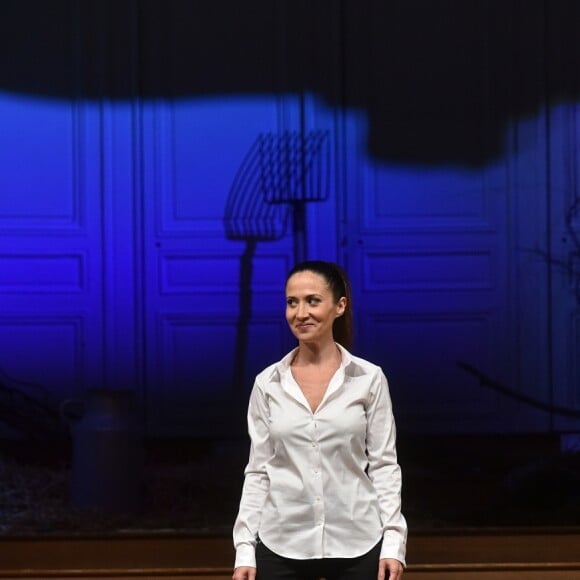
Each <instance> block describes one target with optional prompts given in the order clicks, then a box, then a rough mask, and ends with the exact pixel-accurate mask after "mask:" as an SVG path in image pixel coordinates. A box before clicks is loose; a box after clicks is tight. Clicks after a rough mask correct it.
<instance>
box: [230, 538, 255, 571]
mask: <svg viewBox="0 0 580 580" xmlns="http://www.w3.org/2000/svg"><path fill="white" fill-rule="evenodd" d="M240 566H250V567H251V568H255V567H256V548H255V547H254V546H252V544H240V545H239V546H238V549H237V550H236V562H235V564H234V568H239V567H240Z"/></svg>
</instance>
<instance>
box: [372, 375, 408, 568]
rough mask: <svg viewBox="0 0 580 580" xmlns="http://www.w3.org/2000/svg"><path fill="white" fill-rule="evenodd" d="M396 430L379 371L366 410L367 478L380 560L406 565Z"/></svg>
mask: <svg viewBox="0 0 580 580" xmlns="http://www.w3.org/2000/svg"><path fill="white" fill-rule="evenodd" d="M395 443H396V428H395V420H394V417H393V410H392V403H391V397H390V394H389V387H388V384H387V379H386V377H385V375H384V373H383V371H382V370H380V369H378V371H377V374H376V375H375V376H374V377H373V380H372V384H371V389H370V401H369V404H368V407H367V454H368V460H369V469H368V473H369V477H370V480H371V482H372V483H373V486H374V488H375V491H376V493H377V496H378V501H379V509H380V514H381V522H382V526H383V545H382V549H381V555H380V557H381V558H395V559H396V560H399V561H400V562H401V563H402V564H403V565H405V554H406V546H407V522H406V521H405V518H404V517H403V514H402V513H401V468H400V466H399V464H398V463H397V451H396V447H395Z"/></svg>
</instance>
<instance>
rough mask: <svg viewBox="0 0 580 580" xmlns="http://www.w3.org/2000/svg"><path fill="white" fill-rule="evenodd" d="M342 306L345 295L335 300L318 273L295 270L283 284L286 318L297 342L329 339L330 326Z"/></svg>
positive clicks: (343, 305) (341, 309)
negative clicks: (284, 286)
mask: <svg viewBox="0 0 580 580" xmlns="http://www.w3.org/2000/svg"><path fill="white" fill-rule="evenodd" d="M345 307H346V298H345V297H344V296H343V297H342V298H341V299H340V300H339V301H338V302H335V301H334V296H333V295H332V291H331V290H330V288H329V287H328V283H327V282H326V280H325V279H324V277H323V276H321V275H320V274H316V273H315V272H310V271H308V270H306V271H304V272H297V273H296V274H293V275H292V276H291V277H290V278H289V279H288V282H287V283H286V320H287V321H288V325H289V326H290V330H291V331H292V333H293V334H294V336H295V337H296V338H297V339H298V340H299V341H300V342H324V341H326V340H332V339H333V338H332V325H333V324H334V321H335V319H336V318H337V317H338V316H340V315H341V314H342V313H343V312H344V309H345Z"/></svg>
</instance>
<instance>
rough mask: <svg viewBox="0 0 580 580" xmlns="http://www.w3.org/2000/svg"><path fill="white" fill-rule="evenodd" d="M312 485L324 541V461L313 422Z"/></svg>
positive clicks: (315, 512)
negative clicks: (322, 460)
mask: <svg viewBox="0 0 580 580" xmlns="http://www.w3.org/2000/svg"><path fill="white" fill-rule="evenodd" d="M312 431H313V433H312V449H313V454H312V455H313V456H312V459H313V463H312V479H313V481H312V487H313V490H314V522H315V524H316V525H317V526H321V531H320V541H321V542H322V525H323V524H324V501H323V500H324V493H323V489H322V462H321V458H320V447H319V445H318V432H317V431H318V424H317V422H316V421H313V424H312Z"/></svg>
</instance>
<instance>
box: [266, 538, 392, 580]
mask: <svg viewBox="0 0 580 580" xmlns="http://www.w3.org/2000/svg"><path fill="white" fill-rule="evenodd" d="M380 554H381V542H379V543H378V544H377V545H376V546H375V547H374V548H373V549H372V550H371V551H370V552H367V553H366V554H363V555H362V556H358V557H356V558H322V559H314V560H294V559H292V558H283V557H282V556H278V554H275V553H274V552H272V550H270V549H268V548H267V547H266V546H265V545H264V544H263V543H262V542H261V541H259V540H258V544H257V545H256V580H320V578H324V579H325V580H376V578H377V575H378V573H379V556H380Z"/></svg>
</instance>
